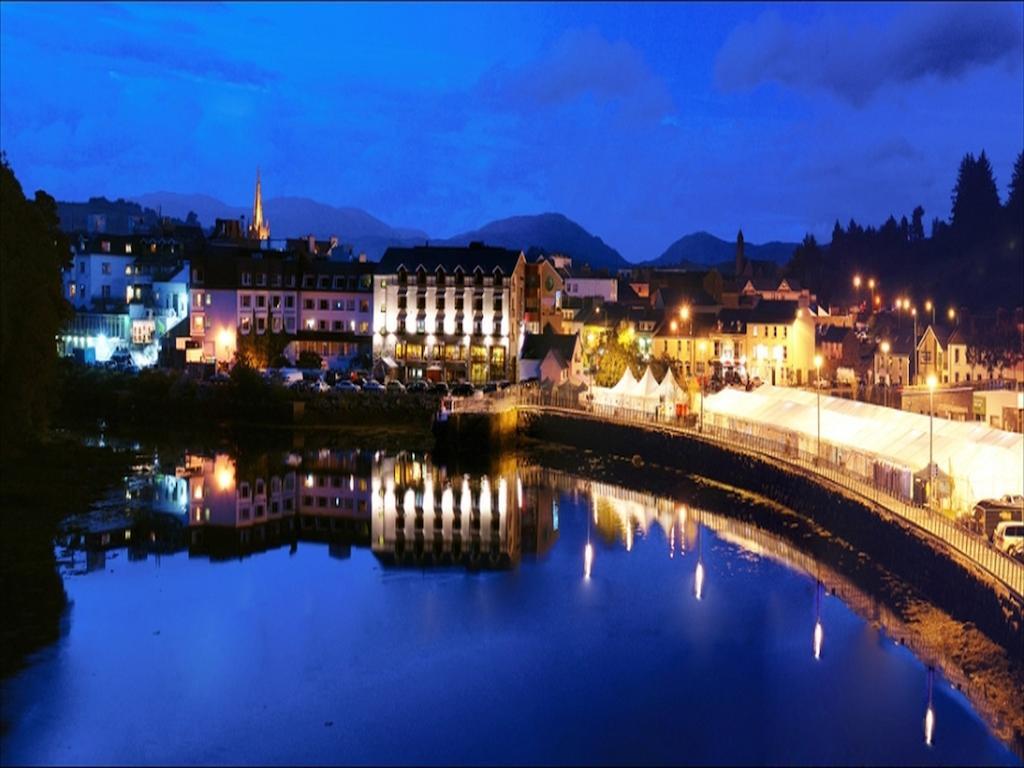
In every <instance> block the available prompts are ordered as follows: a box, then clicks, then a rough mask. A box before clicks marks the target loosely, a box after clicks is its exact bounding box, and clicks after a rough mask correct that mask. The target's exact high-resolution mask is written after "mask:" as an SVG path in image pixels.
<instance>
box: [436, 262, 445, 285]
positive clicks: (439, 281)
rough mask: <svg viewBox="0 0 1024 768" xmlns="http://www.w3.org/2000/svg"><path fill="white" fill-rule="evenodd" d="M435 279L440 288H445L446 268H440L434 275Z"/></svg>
mask: <svg viewBox="0 0 1024 768" xmlns="http://www.w3.org/2000/svg"><path fill="white" fill-rule="evenodd" d="M434 279H435V282H436V284H437V287H438V288H444V268H443V267H438V268H437V271H436V272H435V273H434Z"/></svg>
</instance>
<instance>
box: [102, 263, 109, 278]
mask: <svg viewBox="0 0 1024 768" xmlns="http://www.w3.org/2000/svg"><path fill="white" fill-rule="evenodd" d="M100 271H101V272H102V273H103V274H104V275H109V274H110V262H109V261H104V262H103V264H102V265H101V266H100Z"/></svg>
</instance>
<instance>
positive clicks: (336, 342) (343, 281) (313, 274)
mask: <svg viewBox="0 0 1024 768" xmlns="http://www.w3.org/2000/svg"><path fill="white" fill-rule="evenodd" d="M373 275H374V265H373V264H372V263H368V262H366V261H352V262H331V261H325V260H313V261H307V262H305V263H304V264H303V265H302V281H301V289H300V307H299V330H298V334H297V338H296V341H295V342H294V357H295V358H296V359H297V358H298V356H299V355H300V354H301V353H302V352H313V353H315V354H317V355H319V356H320V357H321V358H323V359H324V361H325V362H326V363H327V367H328V368H335V369H339V370H343V369H347V368H349V367H351V366H352V364H353V363H354V362H355V361H357V360H362V361H363V362H362V363H360V364H362V365H366V366H368V365H369V364H370V355H371V351H372V339H373V319H374V318H373Z"/></svg>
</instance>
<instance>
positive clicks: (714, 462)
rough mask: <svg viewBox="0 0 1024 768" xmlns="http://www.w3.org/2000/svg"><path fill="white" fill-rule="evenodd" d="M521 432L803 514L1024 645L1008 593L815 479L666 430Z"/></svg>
mask: <svg viewBox="0 0 1024 768" xmlns="http://www.w3.org/2000/svg"><path fill="white" fill-rule="evenodd" d="M520 433H521V434H523V435H525V436H528V437H531V438H534V439H536V440H539V441H541V442H550V443H557V444H562V445H566V446H571V447H574V448H577V449H592V448H594V447H595V446H606V448H605V449H604V453H605V454H607V455H612V456H613V455H618V456H625V457H633V456H636V457H638V459H639V460H641V461H643V462H646V463H650V464H659V465H662V466H666V467H670V468H672V469H678V470H683V471H685V472H687V473H689V474H693V475H698V476H702V477H706V478H710V479H712V480H718V481H722V482H726V483H728V484H729V485H731V486H734V487H741V488H743V489H745V490H749V491H751V492H753V493H756V494H758V495H760V496H762V497H764V498H767V499H771V500H772V501H773V502H775V503H778V504H780V505H782V506H784V507H786V508H789V509H796V510H800V512H801V514H803V515H805V516H807V517H808V518H809V519H811V520H813V521H814V522H815V523H816V524H818V525H820V526H821V527H822V528H823V529H824V530H826V531H828V532H829V533H830V534H832V535H836V536H839V537H841V538H842V539H844V540H845V541H847V542H849V543H850V545H851V546H852V547H854V548H855V549H856V551H857V552H859V553H863V554H864V555H865V556H867V557H872V558H874V559H876V560H877V561H878V562H881V563H885V564H886V566H887V567H888V568H890V569H891V570H892V571H893V573H894V574H895V575H897V576H898V577H899V578H901V579H903V580H905V581H907V582H908V583H910V584H914V585H915V586H917V587H918V588H919V589H920V590H921V592H922V594H924V595H925V596H926V598H927V599H928V600H930V601H931V602H933V603H934V604H936V605H940V606H942V607H944V608H945V609H947V610H949V611H950V613H952V614H953V615H955V616H958V617H962V618H963V619H964V620H966V621H971V622H973V623H974V624H976V625H977V626H978V627H979V628H980V629H981V630H982V631H983V632H984V633H985V634H986V635H988V636H989V637H990V638H992V639H993V640H994V641H995V642H997V643H999V644H1000V645H1001V646H1002V647H1004V648H1007V649H1015V650H1017V649H1020V648H1021V647H1024V606H1021V605H1020V604H1019V603H1018V602H1017V601H1016V600H1014V599H1013V597H1012V596H1011V595H1010V594H1009V593H1008V592H1007V591H1006V590H1005V588H1003V587H1001V586H1000V585H999V584H997V583H995V582H994V581H993V580H991V579H990V578H988V577H987V576H986V575H985V574H984V573H983V572H982V571H981V570H980V569H978V568H975V567H971V564H970V563H967V562H965V561H963V560H962V559H961V558H958V557H955V556H954V555H953V554H952V553H950V552H949V551H948V550H947V549H946V548H945V547H942V546H941V545H940V544H939V543H937V542H935V541H933V540H931V539H930V538H929V537H928V536H927V535H925V534H923V533H921V532H919V531H918V530H916V529H915V528H914V527H913V526H911V525H909V524H908V523H906V522H904V521H902V520H900V519H898V518H896V517H894V516H892V515H890V514H888V513H886V512H885V510H883V509H881V508H879V507H877V506H876V505H874V504H873V503H871V502H870V501H868V500H866V499H862V498H859V497H855V496H853V495H851V494H848V493H845V492H842V491H841V489H839V488H834V487H830V486H829V484H827V483H826V482H824V481H822V480H821V479H820V478H817V477H813V476H810V475H809V474H806V473H802V472H798V471H795V470H791V469H789V468H786V467H783V466H782V465H779V464H777V463H775V462H772V461H771V460H768V459H760V458H756V457H754V456H752V455H749V454H746V453H741V452H737V451H732V450H729V449H727V448H725V447H722V446H718V445H715V444H712V443H708V442H705V441H699V440H693V439H687V438H685V437H682V436H679V435H675V434H672V433H669V432H667V431H665V430H655V429H646V428H642V427H635V426H631V425H623V424H616V423H612V422H604V421H598V420H593V419H587V418H581V417H576V416H569V415H564V414H546V413H527V412H522V413H521V414H520Z"/></svg>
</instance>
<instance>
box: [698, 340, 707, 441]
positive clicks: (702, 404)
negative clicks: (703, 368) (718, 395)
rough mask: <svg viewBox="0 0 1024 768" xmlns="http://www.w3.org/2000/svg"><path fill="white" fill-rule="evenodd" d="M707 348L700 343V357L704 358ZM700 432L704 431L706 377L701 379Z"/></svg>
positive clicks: (702, 376)
mask: <svg viewBox="0 0 1024 768" xmlns="http://www.w3.org/2000/svg"><path fill="white" fill-rule="evenodd" d="M705 349H707V346H706V345H705V343H704V342H703V341H701V343H700V356H701V357H704V350H705ZM699 431H700V432H703V431H704V375H703V374H701V377H700V430H699Z"/></svg>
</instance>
